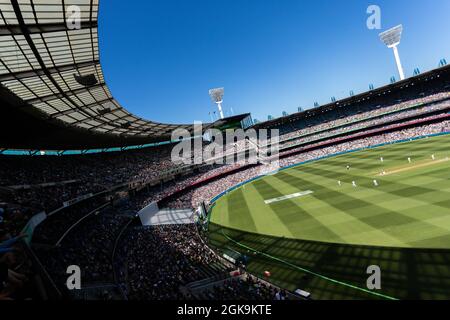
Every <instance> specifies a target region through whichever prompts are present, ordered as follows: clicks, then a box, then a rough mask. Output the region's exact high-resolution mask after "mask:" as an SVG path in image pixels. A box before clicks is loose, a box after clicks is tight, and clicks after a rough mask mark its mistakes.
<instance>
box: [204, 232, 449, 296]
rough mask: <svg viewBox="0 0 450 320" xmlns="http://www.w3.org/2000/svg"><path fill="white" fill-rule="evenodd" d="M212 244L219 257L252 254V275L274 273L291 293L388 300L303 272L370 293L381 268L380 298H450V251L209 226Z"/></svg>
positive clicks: (250, 270) (272, 277) (274, 277)
mask: <svg viewBox="0 0 450 320" xmlns="http://www.w3.org/2000/svg"><path fill="white" fill-rule="evenodd" d="M225 235H226V236H225ZM227 237H229V238H227ZM208 239H209V240H208V241H209V245H210V246H211V247H213V248H215V249H216V250H217V251H219V253H220V252H222V251H223V250H226V249H233V250H236V251H238V252H240V253H241V254H243V255H246V256H247V257H248V258H249V262H248V264H247V269H248V271H249V272H252V273H254V274H255V275H257V276H259V277H263V273H264V271H266V270H267V271H270V272H271V278H270V279H269V280H270V281H271V282H273V283H274V284H276V285H279V286H281V287H284V288H287V289H289V290H295V289H297V288H301V289H304V290H307V291H309V292H311V293H312V298H313V299H383V297H380V296H376V295H372V294H370V293H368V292H364V291H362V290H358V289H355V288H352V287H349V286H345V285H343V284H340V283H336V282H333V281H330V280H326V279H323V278H321V277H320V276H317V275H313V274H310V273H308V272H306V271H304V270H301V269H302V268H303V269H307V270H308V271H312V272H314V273H317V274H320V275H322V276H325V277H329V278H332V279H334V280H338V281H339V282H343V283H347V284H349V285H352V286H357V287H360V288H363V289H367V287H366V281H367V278H368V277H369V275H368V274H366V270H367V267H368V266H370V265H378V266H379V267H380V268H381V290H376V291H375V292H377V293H381V294H383V295H388V296H390V297H394V298H398V299H450V250H446V249H445V250H444V249H423V248H418V249H410V248H395V247H374V246H361V245H346V244H333V243H323V242H314V241H306V240H296V239H287V238H279V237H272V236H266V235H260V234H255V233H248V232H243V231H239V230H235V229H230V228H225V227H222V226H219V225H217V224H213V223H210V224H209V231H208ZM242 245H244V246H247V247H249V248H251V249H247V248H245V247H243V246H242ZM255 251H258V252H259V253H255ZM262 253H264V254H265V255H263V254H262ZM266 255H268V256H266ZM269 256H270V257H269ZM271 257H275V258H277V259H278V260H277V259H273V258H271ZM280 260H282V261H280ZM298 267H300V268H298Z"/></svg>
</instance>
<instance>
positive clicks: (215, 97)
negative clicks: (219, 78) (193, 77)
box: [209, 88, 225, 119]
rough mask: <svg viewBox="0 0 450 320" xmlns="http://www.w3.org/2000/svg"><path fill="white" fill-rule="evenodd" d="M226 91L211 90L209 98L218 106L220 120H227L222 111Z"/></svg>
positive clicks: (221, 89)
mask: <svg viewBox="0 0 450 320" xmlns="http://www.w3.org/2000/svg"><path fill="white" fill-rule="evenodd" d="M224 91H225V90H224V88H216V89H211V90H209V96H210V97H211V99H212V101H213V102H214V103H215V104H217V109H219V115H220V119H223V118H225V117H224V116H223V110H222V102H223V94H224Z"/></svg>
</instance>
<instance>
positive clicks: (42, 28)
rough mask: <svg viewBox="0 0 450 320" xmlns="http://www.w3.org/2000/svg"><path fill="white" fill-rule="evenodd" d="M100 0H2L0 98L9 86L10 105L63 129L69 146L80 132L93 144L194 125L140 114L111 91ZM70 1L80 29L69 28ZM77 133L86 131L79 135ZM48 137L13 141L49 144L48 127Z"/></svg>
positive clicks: (151, 137)
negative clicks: (101, 42) (101, 43)
mask: <svg viewBox="0 0 450 320" xmlns="http://www.w3.org/2000/svg"><path fill="white" fill-rule="evenodd" d="M98 1H99V0H0V84H1V88H0V89H2V92H1V93H2V94H1V100H2V101H1V102H2V104H5V103H4V101H3V100H4V99H5V96H7V95H8V93H11V94H12V96H11V97H10V98H9V99H8V105H10V107H12V108H15V109H13V110H9V111H11V112H12V113H17V111H18V110H21V111H24V112H26V113H28V116H31V117H32V118H35V119H40V120H45V122H46V124H45V125H42V127H45V130H48V128H49V127H51V126H56V127H58V128H60V130H57V132H58V133H59V134H64V135H66V138H67V143H68V146H69V145H70V147H75V146H76V145H77V144H79V147H81V146H82V145H83V146H84V145H85V144H86V139H87V140H88V141H89V140H90V142H89V143H87V145H92V146H96V147H97V146H101V145H103V146H106V145H107V146H113V145H121V144H124V143H125V144H130V143H134V144H137V143H138V142H142V143H144V142H157V141H167V140H168V138H169V137H170V135H171V133H172V131H173V130H175V129H177V128H185V129H188V130H191V128H192V125H173V124H163V123H157V122H152V121H147V120H144V119H142V118H140V117H138V116H135V115H133V114H131V113H130V112H128V111H127V110H126V109H124V108H123V107H122V106H121V105H120V104H119V102H117V101H116V100H115V99H114V98H113V96H112V94H111V92H110V90H109V89H108V86H107V85H106V83H105V79H104V76H103V72H102V68H101V65H100V59H99V48H98V24H97V19H98ZM71 5H76V6H78V7H79V8H80V11H81V12H80V13H81V21H80V24H79V29H72V28H71V26H72V20H71V12H70V11H69V12H68V13H66V12H67V10H68V8H69V7H70V6H71ZM5 89H6V90H5ZM5 92H6V93H5ZM14 98H17V99H14ZM13 100H14V102H13V103H12V102H11V101H13ZM2 112H3V115H2V117H4V116H5V113H4V112H5V111H2ZM16 116H17V117H18V118H20V116H18V115H16ZM23 118H24V119H25V118H27V116H25V115H24V116H23ZM32 125H33V126H35V125H36V124H35V123H33V124H32ZM62 127H65V128H64V129H62ZM41 129H42V128H41ZM67 129H68V130H67ZM42 130H43V129H42ZM71 131H73V133H72V134H73V135H74V137H73V138H71V136H72V135H71V133H70V132H71ZM39 132H40V131H39ZM35 134H38V133H37V132H35ZM16 135H17V133H16ZM76 135H78V136H80V135H81V136H82V137H84V138H83V139H81V138H78V139H77V138H76V137H75V136H76ZM89 137H95V138H94V139H93V138H91V139H89ZM15 138H16V139H18V138H17V137H15ZM46 139H47V140H48V141H47V142H48V143H43V142H42V141H40V143H38V142H37V139H33V138H32V137H28V138H27V141H28V142H22V143H19V145H21V146H22V147H25V146H26V145H27V143H28V144H30V145H29V146H27V147H30V148H35V147H38V146H37V145H38V144H44V145H47V146H50V145H54V144H55V143H52V134H51V133H50V132H47V134H46ZM40 140H42V139H40ZM72 140H73V141H72ZM76 140H79V141H78V142H77V141H76ZM1 142H2V143H4V142H3V139H2V141H1ZM97 142H98V143H97ZM61 143H62V144H64V139H59V142H58V143H57V144H59V147H66V146H64V145H61ZM3 146H5V145H2V147H3ZM68 146H67V147H68ZM16 147H17V145H16Z"/></svg>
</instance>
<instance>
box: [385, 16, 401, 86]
mask: <svg viewBox="0 0 450 320" xmlns="http://www.w3.org/2000/svg"><path fill="white" fill-rule="evenodd" d="M402 31H403V26H402V25H398V26H396V27H394V28H392V29H389V30H387V31H384V32H382V33H380V39H381V41H383V43H384V44H385V45H386V46H387V47H388V48H390V49H392V50H394V56H395V62H396V63H397V69H398V73H399V75H400V80H404V79H405V73H404V72H403V67H402V63H401V62H400V56H399V54H398V49H397V46H398V45H399V44H400V39H401V37H402Z"/></svg>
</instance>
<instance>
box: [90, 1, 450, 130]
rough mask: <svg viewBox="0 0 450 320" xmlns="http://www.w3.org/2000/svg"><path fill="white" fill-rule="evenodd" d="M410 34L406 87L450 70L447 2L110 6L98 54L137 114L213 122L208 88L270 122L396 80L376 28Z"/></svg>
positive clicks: (405, 49)
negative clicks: (377, 11) (417, 73)
mask: <svg viewBox="0 0 450 320" xmlns="http://www.w3.org/2000/svg"><path fill="white" fill-rule="evenodd" d="M371 4H375V5H378V6H380V8H381V22H382V29H381V30H380V31H384V30H386V29H388V28H390V27H393V26H395V25H397V24H400V23H402V24H403V26H404V33H403V37H402V43H401V44H400V46H399V50H400V56H401V59H402V63H403V66H404V69H405V73H406V75H407V76H410V75H411V74H412V72H413V70H414V68H415V67H419V68H420V70H421V71H422V72H423V71H425V70H430V69H433V68H436V67H437V65H438V62H439V60H440V59H441V58H446V59H447V61H450V19H449V17H448V12H450V1H448V0H432V1H425V0H421V1H419V0H374V1H365V0H340V1H337V0H314V1H312V0H311V1H305V0H303V1H301V0H223V1H218V0H132V1H118V0H103V1H100V16H99V33H100V35H99V36H100V55H101V60H102V64H103V68H104V73H105V77H106V81H107V83H108V85H109V86H110V88H111V91H112V93H113V95H114V96H115V98H116V99H118V101H119V102H120V103H121V104H122V105H123V106H124V107H125V108H127V109H128V110H130V111H131V112H133V113H135V114H137V115H139V116H141V117H143V118H146V119H149V120H153V121H160V122H168V123H192V122H193V121H194V120H202V121H209V120H210V117H209V115H208V113H209V112H212V111H215V110H216V109H215V106H214V105H213V103H212V102H211V101H210V99H209V96H208V89H209V88H213V87H222V86H223V87H225V99H224V108H225V111H226V115H229V114H230V108H233V110H234V113H235V114H237V113H244V112H251V113H252V115H253V117H254V118H257V119H260V120H264V119H266V118H267V115H269V114H271V115H273V116H280V115H281V113H282V111H287V112H288V113H293V112H296V110H297V107H299V106H301V107H303V108H308V107H311V106H312V105H313V104H314V102H315V101H318V102H319V103H320V104H324V103H327V102H329V101H330V98H331V97H332V96H335V97H336V98H338V99H339V98H343V97H347V96H348V94H349V91H350V90H354V92H355V93H358V92H362V91H366V90H367V88H368V85H369V83H373V84H374V85H375V86H376V87H378V86H381V85H384V84H387V83H388V82H389V79H390V77H391V76H393V75H395V76H396V77H397V78H398V76H397V69H396V67H395V61H394V57H393V54H392V50H388V49H387V48H386V47H385V46H384V45H383V44H382V43H381V42H380V40H379V39H378V33H379V32H380V31H378V30H369V29H367V27H366V20H367V18H368V16H369V15H368V14H366V9H367V7H368V6H369V5H371Z"/></svg>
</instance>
